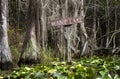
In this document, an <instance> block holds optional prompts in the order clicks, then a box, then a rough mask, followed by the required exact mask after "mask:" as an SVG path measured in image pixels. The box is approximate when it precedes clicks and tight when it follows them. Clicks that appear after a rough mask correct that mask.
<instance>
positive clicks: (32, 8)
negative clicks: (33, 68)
mask: <svg viewBox="0 0 120 79" xmlns="http://www.w3.org/2000/svg"><path fill="white" fill-rule="evenodd" d="M37 8H38V7H37V1H36V0H29V9H28V29H27V32H26V37H25V40H24V44H23V49H22V52H21V56H20V60H19V62H18V65H20V64H30V65H31V64H37V63H39V62H40V59H39V50H38V45H37V33H36V31H37V30H36V28H37V27H39V26H38V23H37V20H38V18H37V15H36V14H37Z"/></svg>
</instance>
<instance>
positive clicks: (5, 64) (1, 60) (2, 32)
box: [0, 0, 13, 70]
mask: <svg viewBox="0 0 120 79" xmlns="http://www.w3.org/2000/svg"><path fill="white" fill-rule="evenodd" d="M7 3H8V0H0V69H3V70H8V69H11V68H12V67H13V61H12V56H11V51H10V48H9V44H8V34H7V27H8V23H7V16H8V5H7Z"/></svg>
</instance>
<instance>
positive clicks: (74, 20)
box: [51, 16, 83, 26]
mask: <svg viewBox="0 0 120 79" xmlns="http://www.w3.org/2000/svg"><path fill="white" fill-rule="evenodd" d="M81 22H83V17H82V16H80V17H76V18H73V17H71V18H65V19H61V20H52V21H51V25H52V26H60V25H70V24H76V23H81Z"/></svg>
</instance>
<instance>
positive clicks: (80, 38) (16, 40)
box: [8, 0, 120, 63]
mask: <svg viewBox="0 0 120 79" xmlns="http://www.w3.org/2000/svg"><path fill="white" fill-rule="evenodd" d="M119 3H120V1H119V0H35V1H32V0H9V17H8V18H9V30H8V37H9V42H10V48H11V51H12V55H13V60H14V62H15V63H17V62H18V61H19V57H20V62H21V63H25V62H27V61H26V60H29V59H31V58H32V59H35V61H36V60H37V59H36V58H35V57H36V55H39V54H36V55H33V54H34V52H33V50H32V49H33V48H30V49H28V47H27V42H28V41H29V40H27V42H25V41H26V39H29V38H30V37H31V38H33V39H32V41H33V42H32V43H30V44H32V45H31V46H33V47H34V46H35V49H34V50H35V51H37V52H40V57H39V58H40V60H41V61H42V58H41V56H43V55H41V53H42V54H43V53H45V52H46V50H49V49H50V50H52V51H54V56H55V57H59V58H61V59H62V60H66V59H68V61H71V59H72V58H80V57H81V56H84V55H89V56H91V55H93V54H100V53H101V52H100V51H102V50H103V49H105V50H108V51H109V53H108V52H107V53H106V52H104V53H106V54H107V55H109V54H113V53H114V54H119V52H120V51H119V50H120V23H119V20H120V14H119V12H120V11H119V8H120V4H119ZM79 16H83V22H82V23H78V24H73V25H70V26H69V28H67V27H64V26H54V27H53V26H51V24H50V22H51V21H52V20H59V19H63V18H68V17H79ZM32 27H33V28H32ZM31 29H33V30H31ZM32 31H33V32H32ZM31 33H33V35H32V34H31ZM30 34H31V35H30ZM68 39H69V40H68ZM23 43H24V44H23ZM28 45H29V44H28ZM21 50H22V51H21ZM97 50H99V51H97ZM25 51H27V52H29V53H28V54H25V55H27V56H24V57H25V58H24V57H23V58H24V60H25V62H24V61H21V60H23V58H21V57H22V54H23V53H27V52H25ZM96 51H97V52H96ZM33 56H35V57H33ZM39 58H38V59H39Z"/></svg>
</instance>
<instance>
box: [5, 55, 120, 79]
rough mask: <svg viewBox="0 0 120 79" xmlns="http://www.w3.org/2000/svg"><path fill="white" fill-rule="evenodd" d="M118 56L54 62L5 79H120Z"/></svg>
mask: <svg viewBox="0 0 120 79" xmlns="http://www.w3.org/2000/svg"><path fill="white" fill-rule="evenodd" d="M119 62H120V59H119V57H118V56H112V57H106V58H104V57H97V56H93V57H92V58H86V57H84V58H81V59H80V60H75V61H73V62H72V65H68V64H67V63H66V62H60V61H54V62H52V63H51V64H50V65H38V66H35V67H26V66H25V67H21V68H19V69H15V70H14V71H13V72H12V74H10V75H9V76H6V77H4V78H5V79H8V78H10V79H120V77H119V75H120V74H119V73H118V71H119V70H120V63H119Z"/></svg>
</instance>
